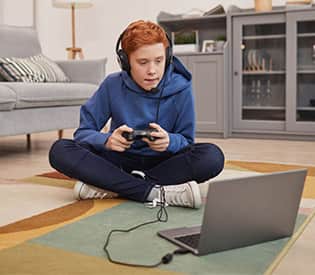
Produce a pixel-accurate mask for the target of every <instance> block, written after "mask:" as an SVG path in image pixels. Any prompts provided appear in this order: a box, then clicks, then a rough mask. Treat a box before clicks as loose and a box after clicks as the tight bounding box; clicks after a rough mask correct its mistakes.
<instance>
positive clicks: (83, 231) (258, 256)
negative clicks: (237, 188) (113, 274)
mask: <svg viewBox="0 0 315 275" xmlns="http://www.w3.org/2000/svg"><path fill="white" fill-rule="evenodd" d="M156 211H157V209H152V210H150V209H148V208H144V206H143V205H142V204H139V203H134V202H125V203H123V204H121V205H118V206H116V207H114V208H111V209H109V210H107V211H104V212H101V213H98V214H96V215H94V216H91V217H88V218H85V219H83V220H80V221H78V222H75V223H73V224H70V225H66V226H64V227H63V228H60V229H58V230H55V231H53V232H51V233H48V234H46V235H44V236H41V237H39V238H37V239H34V240H32V241H31V243H38V244H42V245H45V246H49V247H56V248H59V249H62V250H66V251H73V252H77V253H81V254H85V255H90V256H95V257H98V258H102V259H105V255H104V252H103V250H102V248H103V244H104V242H105V237H106V236H107V234H108V233H109V231H110V230H111V229H117V228H119V229H127V228H129V227H132V226H134V225H137V224H139V223H143V222H146V221H148V220H153V219H154V218H155V216H156ZM168 212H169V221H168V222H167V223H157V224H153V225H148V226H146V227H143V228H139V229H137V230H136V231H134V232H131V233H128V234H117V235H114V237H113V238H112V239H111V243H110V246H109V249H110V251H111V254H112V257H113V258H115V259H117V260H122V261H129V262H135V263H140V264H152V263H155V262H157V261H158V260H159V259H160V258H161V256H163V255H165V254H166V253H169V252H172V251H173V250H174V249H176V246H175V245H173V244H171V243H170V242H168V241H166V240H163V239H161V238H159V237H158V236H157V235H156V232H157V231H159V230H162V229H166V228H172V227H175V226H183V225H186V226H192V225H197V224H200V223H201V218H202V213H203V211H198V210H193V209H185V208H176V207H169V208H168ZM305 219H306V216H304V215H299V216H298V219H297V225H296V229H298V228H299V227H300V226H301V225H302V224H303V222H304V221H305ZM289 240H290V239H289V238H284V239H280V240H276V241H271V242H266V243H262V244H259V245H254V246H249V247H245V248H241V249H234V250H230V251H225V252H220V253H215V254H209V255H206V256H203V257H196V256H193V255H191V254H188V255H183V256H178V257H175V258H174V260H173V262H172V263H171V264H169V265H165V266H162V267H161V268H162V269H164V270H169V271H175V272H180V273H185V274H198V275H202V274H263V273H264V272H265V271H266V270H267V269H268V267H269V266H270V264H271V263H272V262H273V260H274V259H275V258H276V257H277V255H278V254H279V253H280V252H281V251H282V249H283V248H284V247H285V245H286V244H287V242H288V241H289Z"/></svg>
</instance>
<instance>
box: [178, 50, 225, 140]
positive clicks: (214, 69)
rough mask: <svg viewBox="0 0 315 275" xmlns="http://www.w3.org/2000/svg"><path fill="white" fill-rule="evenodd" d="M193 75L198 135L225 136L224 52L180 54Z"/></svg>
mask: <svg viewBox="0 0 315 275" xmlns="http://www.w3.org/2000/svg"><path fill="white" fill-rule="evenodd" d="M177 57H179V58H180V59H181V60H182V62H183V63H184V64H185V65H186V67H187V68H188V70H189V71H190V72H191V73H192V79H193V91H194V98H195V109H196V134H197V135H198V134H200V135H202V134H207V133H217V134H219V135H224V81H223V79H224V73H223V69H224V59H223V53H217V54H214V53H213V54H210V53H209V54H198V55H188V54H186V55H185V54H182V55H177Z"/></svg>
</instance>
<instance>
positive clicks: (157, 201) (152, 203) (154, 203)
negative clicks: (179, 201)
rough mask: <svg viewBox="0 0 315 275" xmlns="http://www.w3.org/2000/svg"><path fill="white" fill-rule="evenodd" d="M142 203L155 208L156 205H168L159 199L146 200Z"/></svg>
mask: <svg viewBox="0 0 315 275" xmlns="http://www.w3.org/2000/svg"><path fill="white" fill-rule="evenodd" d="M144 205H145V206H146V207H148V208H155V207H157V206H163V207H167V206H168V204H167V203H166V202H164V203H162V202H161V201H160V200H159V199H154V200H153V201H152V202H147V203H145V204H144Z"/></svg>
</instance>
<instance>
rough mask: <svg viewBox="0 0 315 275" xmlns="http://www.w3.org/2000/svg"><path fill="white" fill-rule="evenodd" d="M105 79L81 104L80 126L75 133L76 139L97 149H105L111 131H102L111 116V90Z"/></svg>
mask: <svg viewBox="0 0 315 275" xmlns="http://www.w3.org/2000/svg"><path fill="white" fill-rule="evenodd" d="M106 83H107V81H106V79H105V81H104V82H103V83H102V84H101V85H100V87H99V88H98V90H97V91H96V92H95V93H94V95H93V96H92V97H91V98H90V99H89V100H88V101H87V102H86V103H85V104H84V105H82V106H81V110H80V126H79V128H78V129H77V130H76V131H75V133H74V140H75V141H79V142H86V143H88V144H90V145H92V146H93V147H94V148H95V149H96V150H97V151H100V150H102V149H104V148H105V147H104V144H105V143H106V141H107V139H108V137H109V136H110V134H109V133H101V132H100V130H101V129H103V127H104V126H105V124H106V122H107V121H108V119H109V118H110V116H111V109H110V102H109V92H108V88H107V85H106Z"/></svg>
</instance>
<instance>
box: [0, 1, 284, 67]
mask: <svg viewBox="0 0 315 275" xmlns="http://www.w3.org/2000/svg"><path fill="white" fill-rule="evenodd" d="M33 1H34V3H35V7H34V9H35V16H34V21H35V22H36V28H37V30H38V33H39V38H40V42H41V45H42V48H43V52H44V54H46V55H47V56H49V57H51V58H53V59H65V58H66V51H65V48H66V47H69V46H71V17H70V15H71V14H70V10H67V9H58V8H54V7H52V4H51V2H52V1H51V0H0V9H1V6H3V11H2V13H1V12H0V23H1V14H3V15H4V17H5V22H6V23H7V24H8V23H13V24H19V25H20V24H21V23H23V22H24V23H27V24H29V21H30V19H29V14H30V13H31V11H32V9H33V4H32V3H33ZM284 2H285V1H284V0H282V1H281V0H278V1H277V0H273V6H279V5H283V4H284ZM1 3H2V4H3V5H1ZM93 3H94V5H93V7H92V8H90V9H81V10H77V12H76V30H77V32H76V33H77V35H76V37H77V39H76V41H77V46H79V47H81V48H83V50H84V55H85V58H86V59H94V58H101V57H107V58H108V64H107V72H108V73H109V72H113V71H116V70H117V69H118V65H117V63H116V56H115V45H116V41H117V37H118V36H119V34H120V33H121V32H122V31H123V30H124V28H125V27H126V26H127V25H128V24H129V23H130V22H131V21H134V20H137V19H145V20H151V21H156V17H157V15H158V14H159V12H160V11H166V12H170V13H174V14H176V13H186V12H188V11H190V10H191V9H192V8H198V9H201V10H203V11H207V10H209V9H211V8H212V7H214V6H216V5H217V4H219V3H221V4H222V5H223V6H224V7H225V8H227V7H228V6H229V5H231V4H233V5H237V6H239V7H241V8H252V7H253V6H254V0H242V1H241V0H222V1H218V0H198V1H191V0H159V1H153V0H132V1H128V0H123V1H117V0H116V1H115V0H93ZM14 7H18V9H16V8H14Z"/></svg>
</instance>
